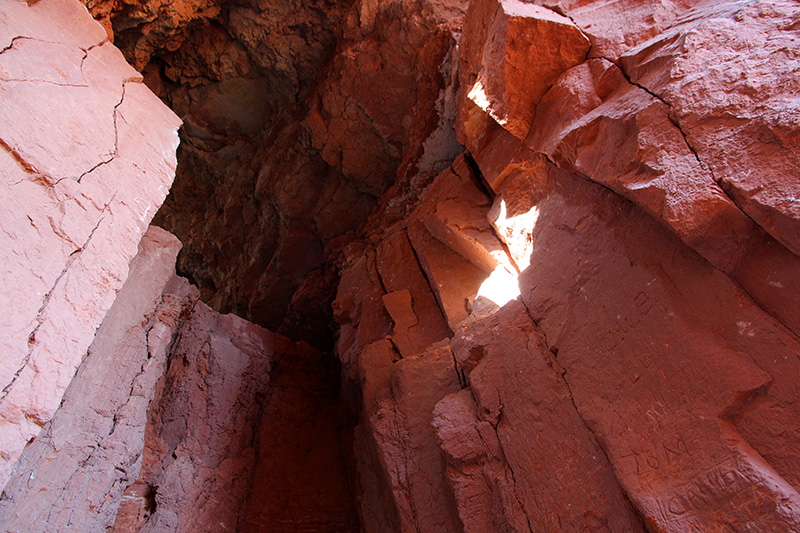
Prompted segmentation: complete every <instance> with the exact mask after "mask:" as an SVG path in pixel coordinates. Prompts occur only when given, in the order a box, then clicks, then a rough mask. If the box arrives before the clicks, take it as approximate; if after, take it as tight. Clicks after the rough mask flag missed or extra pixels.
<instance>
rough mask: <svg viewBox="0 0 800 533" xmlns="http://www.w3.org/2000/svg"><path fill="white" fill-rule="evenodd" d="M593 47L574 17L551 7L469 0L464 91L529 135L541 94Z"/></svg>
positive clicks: (504, 0)
mask: <svg viewBox="0 0 800 533" xmlns="http://www.w3.org/2000/svg"><path fill="white" fill-rule="evenodd" d="M589 46H590V44H589V40H588V39H587V38H586V37H585V36H584V35H583V34H582V33H581V31H580V29H579V28H578V27H577V26H575V24H573V23H572V21H571V20H570V19H568V18H567V17H564V16H562V15H559V14H558V13H556V12H554V11H552V10H551V9H547V8H543V7H540V6H536V5H533V4H529V3H525V2H522V1H520V0H481V1H475V2H470V7H469V13H468V15H467V19H466V24H465V26H464V34H463V36H462V47H461V51H460V55H459V60H460V65H459V69H460V72H459V76H460V79H461V92H462V95H466V98H468V99H469V100H471V101H472V103H474V104H475V105H477V106H478V107H480V108H481V109H482V110H483V111H485V112H486V113H488V114H489V115H490V116H491V117H492V118H494V119H495V120H496V121H497V122H498V123H499V124H501V125H502V126H503V127H505V128H506V129H507V130H508V131H510V132H511V133H513V134H514V135H516V136H517V137H520V138H525V136H526V135H527V134H528V130H529V129H530V126H531V120H532V119H533V114H534V112H535V110H536V104H537V103H538V102H539V100H540V99H541V97H542V95H543V94H544V93H545V91H546V90H547V89H548V88H549V86H550V85H551V84H552V83H553V80H554V79H555V78H556V77H557V76H558V75H559V74H561V73H562V72H563V71H564V70H566V69H567V68H569V67H571V66H574V65H577V64H578V63H580V62H582V61H583V60H584V59H586V54H587V52H588V51H589ZM462 99H463V96H462Z"/></svg>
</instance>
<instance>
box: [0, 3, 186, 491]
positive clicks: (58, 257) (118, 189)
mask: <svg viewBox="0 0 800 533" xmlns="http://www.w3.org/2000/svg"><path fill="white" fill-rule="evenodd" d="M0 15H2V18H0V41H1V43H0V50H2V51H1V52H0V93H1V96H0V107H1V108H2V111H0V112H1V113H2V121H0V145H1V146H0V159H2V163H0V165H2V185H0V187H2V202H0V220H2V232H0V301H2V307H3V313H2V315H3V318H2V319H1V320H0V337H1V338H2V340H1V341H0V353H2V358H0V387H2V392H1V393H0V484H3V483H5V481H6V480H7V478H8V475H9V471H10V468H11V466H12V465H13V464H14V462H15V461H16V459H17V458H18V457H19V454H20V452H21V451H22V449H23V447H24V446H25V444H26V443H27V442H29V441H30V440H32V439H33V438H34V437H36V435H37V434H38V433H39V431H40V430H41V428H42V427H43V426H44V425H45V424H46V423H47V422H48V421H49V420H50V417H51V416H52V414H53V412H54V411H55V410H56V409H57V408H58V406H59V402H60V401H61V398H62V395H63V393H64V390H65V389H66V388H67V386H68V385H69V383H70V380H71V379H72V377H73V375H74V373H75V370H76V369H77V367H78V365H79V364H80V362H81V359H82V358H83V356H84V354H85V353H86V350H87V348H88V347H89V345H90V344H91V342H92V337H93V335H94V333H95V330H96V329H97V327H98V326H99V325H100V322H101V321H102V319H103V316H104V315H105V313H106V311H107V310H108V309H109V307H110V306H111V304H112V303H113V301H114V297H115V295H116V292H117V291H118V290H119V289H120V287H121V286H122V284H123V282H124V281H125V279H126V278H127V275H128V263H129V262H130V260H131V259H132V258H133V256H134V255H135V254H136V246H137V244H138V243H139V240H140V238H141V236H142V234H143V233H144V231H145V229H146V228H147V225H148V223H149V222H150V220H151V219H152V217H153V215H154V214H155V212H156V210H157V209H158V207H159V206H160V205H161V203H162V202H163V200H164V197H165V196H166V194H167V192H168V190H169V187H170V184H171V183H172V180H173V177H174V171H175V164H176V163H175V147H176V146H177V141H178V138H177V135H176V133H175V132H176V129H177V128H178V126H179V121H178V119H177V117H176V116H175V115H174V114H173V113H172V112H171V111H170V110H169V109H167V108H166V106H164V105H163V104H162V103H161V102H160V101H159V100H158V98H157V97H155V96H154V95H153V94H152V93H151V92H150V90H149V89H147V88H146V87H145V86H144V85H143V84H142V83H141V81H142V77H141V75H140V74H139V73H138V72H136V71H135V70H133V69H132V68H131V67H130V66H129V65H128V64H127V63H126V62H125V60H124V59H123V57H122V54H120V52H119V51H118V50H117V49H116V48H114V47H113V46H112V45H111V44H109V43H108V42H107V41H106V38H105V37H106V35H105V32H104V31H103V29H102V27H100V25H99V24H97V23H96V22H94V21H93V20H92V18H91V17H90V16H89V13H88V12H86V10H85V9H84V8H83V6H81V5H80V4H79V3H77V2H72V1H69V0H42V1H40V2H36V3H33V2H32V3H31V4H30V5H28V4H27V3H25V2H18V1H15V0H6V1H4V2H3V3H2V4H1V5H0Z"/></svg>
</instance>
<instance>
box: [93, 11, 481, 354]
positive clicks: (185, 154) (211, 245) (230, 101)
mask: <svg viewBox="0 0 800 533" xmlns="http://www.w3.org/2000/svg"><path fill="white" fill-rule="evenodd" d="M88 5H89V7H90V9H91V11H92V13H93V14H94V15H95V16H96V17H98V19H101V20H103V21H106V26H107V27H109V28H111V31H112V33H113V35H114V39H115V41H114V42H115V43H116V44H117V45H118V46H120V48H121V49H122V50H123V52H124V53H125V54H126V57H127V58H128V60H129V61H131V63H132V64H133V65H134V66H136V67H137V68H141V69H143V72H144V77H145V81H146V83H148V85H149V86H151V87H152V88H153V89H154V90H155V91H156V92H157V93H158V94H159V95H160V96H161V97H162V98H163V99H164V100H165V101H166V102H168V103H169V105H170V106H172V107H173V109H175V110H176V112H177V113H178V115H180V116H181V117H182V118H183V120H184V122H185V127H184V128H183V129H182V130H181V138H182V139H183V140H184V142H183V143H182V144H181V148H180V149H179V152H178V160H179V165H178V173H177V178H176V183H175V186H174V188H173V191H172V194H171V195H170V196H169V198H168V199H167V202H166V204H165V206H164V207H163V208H162V210H161V211H160V212H159V214H158V216H157V219H156V221H157V223H158V224H159V225H161V226H163V227H165V228H167V229H168V230H170V231H172V232H174V233H175V234H176V235H177V236H178V237H179V238H180V239H181V241H182V242H183V243H184V248H183V251H182V252H181V255H180V256H179V265H178V271H179V272H180V273H181V274H183V275H186V276H187V277H189V278H190V279H191V280H192V281H193V282H194V283H196V284H197V285H198V287H199V288H200V291H201V294H202V298H203V301H205V302H207V303H209V304H210V305H211V306H212V307H213V308H214V309H216V310H217V311H220V312H235V313H237V314H239V315H240V316H243V317H245V318H247V319H248V320H251V321H254V322H256V323H258V324H261V325H263V326H266V327H268V328H270V329H272V330H276V331H279V332H280V333H283V334H286V335H288V336H291V337H293V338H303V339H305V340H307V341H309V342H311V343H313V344H315V345H317V346H320V347H324V348H326V349H327V348H330V347H331V345H332V317H331V312H330V302H331V300H332V299H333V297H334V295H335V292H336V290H335V284H336V275H337V273H338V272H337V269H335V268H332V267H331V266H330V263H332V262H333V260H332V258H333V257H335V254H336V251H337V250H338V247H337V245H336V241H337V239H339V238H341V237H342V236H343V235H345V234H347V233H348V232H350V231H354V230H355V229H356V228H357V227H358V226H359V225H360V224H361V223H362V222H364V221H365V220H366V219H367V217H368V215H369V214H370V212H371V211H372V210H373V208H374V207H375V203H376V201H377V198H378V197H379V196H380V195H381V194H382V193H383V192H384V191H385V190H386V189H387V188H388V187H389V186H390V185H392V184H393V183H394V182H395V181H396V180H397V179H398V178H403V179H406V180H412V179H417V180H424V179H428V178H431V177H432V176H434V175H435V174H436V173H438V172H439V171H440V170H441V169H442V168H444V167H446V166H447V165H449V163H450V162H451V161H452V159H453V157H455V155H457V154H458V153H459V152H460V151H461V150H462V147H461V145H460V144H459V143H458V142H457V141H456V139H455V134H454V133H453V128H452V123H453V120H454V118H455V117H454V110H455V106H454V104H453V102H454V90H455V87H454V86H455V77H454V71H455V60H454V55H455V53H456V46H455V45H456V32H458V31H459V29H460V18H461V16H462V15H463V11H464V9H465V8H466V3H465V2H463V1H461V0H448V1H441V0H415V1H398V0H380V1H375V0H358V1H353V0H348V1H344V2H333V1H331V0H318V1H314V2H300V1H299V0H280V1H278V2H239V3H230V2H220V1H214V0H199V1H194V0H192V1H187V2H181V3H178V4H175V3H172V2H155V3H153V2H126V3H121V2H113V1H107V0H97V1H93V0H90V1H89V2H88ZM309 278H312V281H307V280H308V279H309ZM312 317H314V318H313V319H314V322H315V323H314V325H313V326H309V322H310V320H311V319H312Z"/></svg>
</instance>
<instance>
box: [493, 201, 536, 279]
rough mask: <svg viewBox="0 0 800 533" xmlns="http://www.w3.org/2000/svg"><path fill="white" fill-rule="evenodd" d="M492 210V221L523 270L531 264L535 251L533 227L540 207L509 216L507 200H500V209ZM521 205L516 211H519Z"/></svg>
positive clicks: (519, 267)
mask: <svg viewBox="0 0 800 533" xmlns="http://www.w3.org/2000/svg"><path fill="white" fill-rule="evenodd" d="M494 209H495V211H494V213H491V212H490V216H491V218H492V223H493V224H494V226H495V228H497V231H498V233H500V235H501V236H502V238H503V240H504V241H505V243H506V246H508V250H509V252H511V256H512V257H513V258H514V262H515V263H516V265H517V268H518V269H519V270H520V272H521V271H523V270H525V269H526V268H528V265H530V257H531V253H533V227H534V226H535V225H536V219H537V218H539V209H538V208H537V207H536V206H533V207H531V208H530V209H528V210H527V211H524V212H521V213H517V214H515V215H514V216H509V213H508V208H507V207H506V202H505V200H501V201H500V205H499V209H498V208H497V207H495V208H494ZM519 210H520V209H519V207H517V209H515V211H519Z"/></svg>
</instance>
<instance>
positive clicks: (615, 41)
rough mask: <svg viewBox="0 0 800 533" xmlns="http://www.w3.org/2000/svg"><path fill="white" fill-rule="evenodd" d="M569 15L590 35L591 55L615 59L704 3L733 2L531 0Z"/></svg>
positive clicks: (722, 5) (690, 14) (722, 3)
mask: <svg viewBox="0 0 800 533" xmlns="http://www.w3.org/2000/svg"><path fill="white" fill-rule="evenodd" d="M533 3H535V4H539V5H543V6H547V7H548V8H550V9H553V10H555V11H558V12H559V13H561V14H564V15H566V16H568V17H569V18H570V19H571V20H572V21H573V22H574V23H575V24H576V25H577V26H578V27H579V28H581V30H582V31H583V32H584V34H585V35H586V36H587V37H588V38H589V40H590V41H591V43H592V49H591V51H590V52H589V56H590V57H605V58H607V59H611V60H612V61H616V60H617V59H619V57H620V56H621V55H622V54H624V53H625V52H627V51H628V50H630V49H631V48H633V47H635V46H637V45H639V44H641V43H643V42H645V41H647V40H648V39H650V38H652V37H655V36H656V35H658V34H659V33H661V32H663V31H664V30H666V29H668V28H670V27H672V26H673V25H675V24H677V23H679V22H680V21H681V20H682V19H685V18H690V17H692V16H695V11H694V9H693V8H694V7H695V6H698V5H703V4H705V5H706V6H713V5H717V6H719V8H720V9H725V7H726V4H732V3H735V2H708V1H707V0H674V1H670V2H664V1H662V0H534V2H533Z"/></svg>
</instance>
